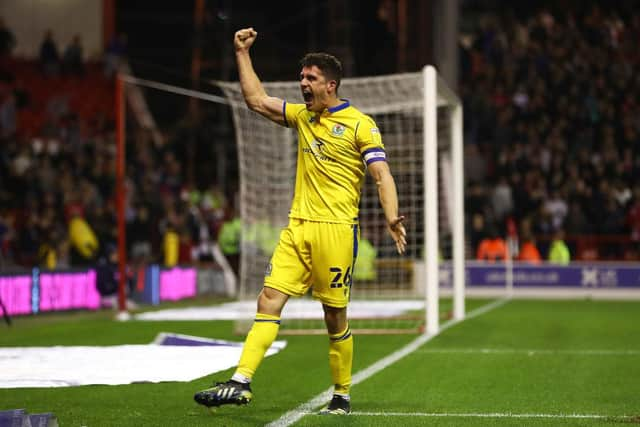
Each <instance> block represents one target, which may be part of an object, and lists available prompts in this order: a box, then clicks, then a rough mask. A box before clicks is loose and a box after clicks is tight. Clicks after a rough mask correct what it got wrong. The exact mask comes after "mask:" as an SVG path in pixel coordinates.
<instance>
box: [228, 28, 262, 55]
mask: <svg viewBox="0 0 640 427" xmlns="http://www.w3.org/2000/svg"><path fill="white" fill-rule="evenodd" d="M256 37H258V32H257V31H255V30H254V29H253V28H244V29H242V30H238V31H236V35H235V37H234V38H233V45H234V46H235V48H236V50H248V49H249V48H250V47H251V45H252V44H253V42H254V41H255V40H256Z"/></svg>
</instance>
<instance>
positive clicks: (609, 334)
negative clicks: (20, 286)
mask: <svg viewBox="0 0 640 427" xmlns="http://www.w3.org/2000/svg"><path fill="white" fill-rule="evenodd" d="M488 302H489V301H487V300H468V302H467V306H468V307H467V308H468V311H469V312H472V311H473V310H474V309H475V308H477V307H480V306H482V305H484V304H487V303H488ZM112 317H113V313H112V312H106V311H103V312H98V313H73V314H69V313H66V314H46V315H39V316H35V317H23V318H15V319H14V326H13V327H11V328H7V327H5V326H1V327H0V345H1V346H44V345H116V344H145V343H149V342H150V341H151V340H152V339H153V338H154V337H155V336H156V334H157V333H158V332H161V331H167V332H176V333H184V334H190V335H197V336H204V337H212V338H221V339H233V340H238V341H239V340H241V339H242V338H241V337H238V336H234V335H233V333H232V330H233V327H232V324H231V322H226V321H218V322H210V321H207V322H191V321H189V322H138V321H131V322H124V323H123V322H115V321H113V320H112ZM638 325H640V302H637V301H633V302H632V301H628V302H622V301H620V302H613V301H590V300H581V301H535V300H515V301H510V302H508V303H506V304H504V305H502V306H499V307H497V308H495V309H493V310H491V311H489V312H487V313H485V314H482V315H480V316H478V317H475V318H471V319H469V320H465V321H463V322H462V323H459V324H456V325H454V326H452V327H450V328H448V329H446V330H445V331H443V332H442V333H441V334H440V335H439V336H437V337H435V338H434V339H432V340H429V341H428V342H427V343H426V344H424V345H422V346H420V347H418V348H417V349H416V350H415V351H414V352H412V353H410V354H409V355H408V356H406V357H404V358H402V359H400V360H399V361H398V362H396V363H394V364H392V365H390V366H388V367H387V368H385V369H383V370H382V371H380V372H378V373H376V374H374V375H372V376H370V377H365V378H364V379H362V381H361V382H359V383H358V384H356V385H355V386H354V387H353V390H352V406H353V410H354V413H353V414H352V415H350V416H348V417H341V418H339V419H337V418H336V417H322V416H318V415H314V414H312V413H309V414H307V413H302V412H304V411H302V412H298V415H299V416H298V417H297V418H299V420H298V421H297V422H296V423H295V424H294V425H299V426H330V425H331V426H335V425H344V426H396V425H397V426H403V427H406V426H422V425H430V426H617V425H633V424H636V423H637V424H640V397H639V396H640V327H639V326H638ZM285 339H286V340H287V341H288V346H287V348H286V349H285V350H283V351H282V352H280V353H278V354H277V355H275V356H272V357H269V358H267V359H265V360H264V362H263V364H262V366H261V367H260V369H259V371H258V373H257V375H256V377H255V379H254V383H253V385H252V388H253V391H254V401H253V402H252V403H251V404H250V405H248V406H246V407H221V408H219V409H217V410H216V411H215V412H214V413H213V414H211V413H209V412H208V411H207V410H206V409H204V408H202V407H199V406H198V405H196V404H195V403H194V402H193V400H192V396H193V393H194V392H195V391H197V390H200V389H202V388H205V387H208V386H209V385H210V383H211V381H212V380H214V379H217V380H224V379H227V378H228V377H229V375H230V374H231V372H232V370H229V371H225V372H221V373H218V374H215V375H210V376H207V377H204V378H200V379H198V380H196V381H193V382H190V383H180V382H165V383H157V384H131V385H122V386H82V387H68V388H17V389H0V410H1V409H10V408H26V409H27V410H28V411H30V412H49V411H50V412H54V413H55V414H56V415H57V416H58V419H59V422H60V425H61V426H213V425H215V426H258V425H265V424H268V423H270V422H274V421H275V423H274V424H275V425H279V426H283V425H288V424H287V423H286V421H284V420H282V418H281V417H282V416H283V415H284V414H285V413H287V412H288V411H292V410H293V411H295V410H296V408H299V407H300V405H302V404H304V403H306V402H308V401H309V400H311V399H313V398H314V397H316V396H317V395H318V394H319V393H322V392H323V391H325V390H326V389H328V387H329V385H330V384H329V383H330V379H329V371H328V363H327V339H326V337H323V336H308V337H305V336H289V337H285ZM414 339H416V336H415V335H388V336H356V337H355V357H354V359H355V360H354V372H358V371H360V370H362V369H364V368H366V367H368V366H370V365H372V364H373V363H375V362H377V361H379V360H380V359H383V358H384V357H386V356H388V355H389V354H392V353H394V352H395V351H397V350H398V349H401V348H402V347H404V346H405V345H407V344H408V343H410V342H412V341H413V340H414ZM176 363H179V361H176ZM96 369H109V367H108V366H96ZM294 413H295V412H294Z"/></svg>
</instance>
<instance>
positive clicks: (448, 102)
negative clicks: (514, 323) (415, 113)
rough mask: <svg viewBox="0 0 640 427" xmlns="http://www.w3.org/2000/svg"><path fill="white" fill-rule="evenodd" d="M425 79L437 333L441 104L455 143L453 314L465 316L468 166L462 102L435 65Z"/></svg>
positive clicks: (432, 314)
mask: <svg viewBox="0 0 640 427" xmlns="http://www.w3.org/2000/svg"><path fill="white" fill-rule="evenodd" d="M422 76H423V82H424V86H423V87H424V101H423V108H424V115H423V118H424V134H423V138H424V173H425V186H424V212H425V223H426V236H425V251H424V265H425V272H426V274H425V277H426V282H427V283H426V293H425V298H426V316H427V318H426V325H427V327H426V332H427V334H436V333H438V330H439V327H440V325H439V316H438V314H439V307H438V302H439V292H438V290H439V280H440V279H439V277H440V275H439V267H438V258H439V257H437V256H433V254H437V253H438V252H439V239H438V229H439V227H438V212H439V210H438V123H437V121H438V108H439V107H442V108H444V109H445V111H444V114H446V115H448V116H449V120H448V123H449V126H450V130H449V132H450V139H449V140H450V143H451V165H452V167H451V186H452V189H451V203H452V209H451V212H449V215H450V220H451V224H450V225H451V237H452V240H453V244H452V257H451V258H452V269H453V318H454V319H456V320H462V319H463V318H464V313H465V300H464V289H465V285H464V279H465V272H464V168H463V134H462V103H461V102H460V99H459V98H458V97H457V95H456V94H455V93H454V92H453V91H452V90H451V89H449V87H448V86H447V84H446V82H444V80H443V79H442V77H440V76H439V75H438V73H437V71H436V69H435V68H434V67H433V66H430V65H428V66H426V67H424V69H423V70H422Z"/></svg>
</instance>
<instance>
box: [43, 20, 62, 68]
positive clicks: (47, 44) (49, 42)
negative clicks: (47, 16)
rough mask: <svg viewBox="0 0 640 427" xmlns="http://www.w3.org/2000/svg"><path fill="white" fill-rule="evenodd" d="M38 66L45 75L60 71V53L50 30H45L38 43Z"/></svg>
mask: <svg viewBox="0 0 640 427" xmlns="http://www.w3.org/2000/svg"><path fill="white" fill-rule="evenodd" d="M40 66H41V67H42V70H43V72H44V74H45V75H47V76H53V75H57V74H58V72H59V71H60V54H59V53H58V47H57V46H56V42H55V41H54V39H53V32H52V31H51V30H47V32H46V33H45V35H44V38H43V39H42V43H41V44H40Z"/></svg>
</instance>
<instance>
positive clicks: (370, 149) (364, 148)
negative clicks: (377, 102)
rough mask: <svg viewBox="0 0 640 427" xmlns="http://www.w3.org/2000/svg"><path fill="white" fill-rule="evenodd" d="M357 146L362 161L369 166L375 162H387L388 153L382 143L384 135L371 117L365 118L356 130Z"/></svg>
mask: <svg viewBox="0 0 640 427" xmlns="http://www.w3.org/2000/svg"><path fill="white" fill-rule="evenodd" d="M356 144H357V145H358V148H359V150H360V155H361V156H362V160H363V161H364V162H365V164H366V165H367V166H369V165H370V164H371V163H374V162H380V161H386V160H387V153H386V152H385V150H384V144H383V143H382V135H380V129H378V126H377V125H376V122H374V121H373V119H372V118H371V117H369V116H363V118H362V120H360V122H359V123H358V127H357V128H356Z"/></svg>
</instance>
